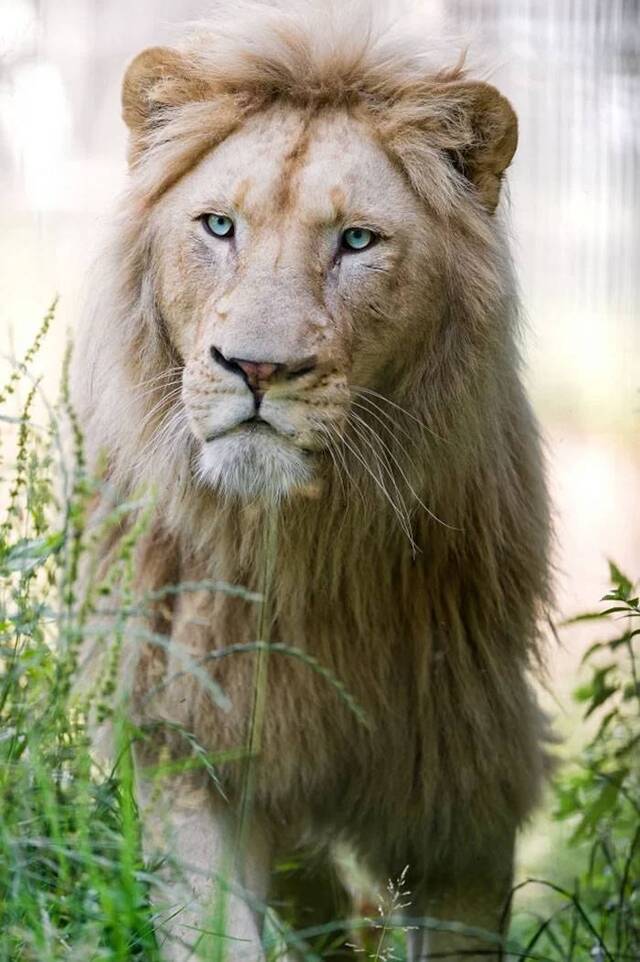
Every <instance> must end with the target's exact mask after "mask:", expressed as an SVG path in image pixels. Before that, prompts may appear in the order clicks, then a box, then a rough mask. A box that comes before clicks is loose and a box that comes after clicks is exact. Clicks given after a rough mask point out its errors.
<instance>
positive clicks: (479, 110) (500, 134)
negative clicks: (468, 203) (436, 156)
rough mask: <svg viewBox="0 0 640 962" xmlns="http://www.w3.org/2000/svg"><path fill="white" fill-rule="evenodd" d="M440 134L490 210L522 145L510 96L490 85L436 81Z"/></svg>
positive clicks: (444, 145)
mask: <svg viewBox="0 0 640 962" xmlns="http://www.w3.org/2000/svg"><path fill="white" fill-rule="evenodd" d="M433 93H434V97H435V100H436V103H437V104H438V110H437V112H436V114H435V115H434V118H433V119H434V123H435V126H436V128H439V129H436V131H435V133H436V136H437V137H439V138H440V139H441V142H442V146H443V148H444V149H445V150H446V152H447V153H448V154H449V157H450V158H451V161H452V163H453V164H454V166H455V167H456V169H457V170H458V171H459V172H460V173H461V174H463V175H464V176H465V177H466V178H467V180H469V181H471V183H472V184H473V185H474V187H475V188H476V190H477V192H478V196H479V199H480V201H481V203H482V204H483V205H484V207H486V208H487V210H489V211H490V212H491V213H493V211H494V210H495V209H496V207H497V205H498V199H499V196H500V182H501V180H502V175H503V173H504V171H505V170H506V169H507V167H508V166H509V164H510V163H511V159H512V157H513V155H514V153H515V150H516V146H517V143H518V118H517V117H516V114H515V111H514V109H513V107H512V106H511V104H510V103H509V101H508V100H507V99H506V97H503V96H502V94H501V93H499V92H498V91H497V90H496V88H495V87H492V86H491V85H490V84H486V83H467V82H460V83H458V82H454V83H446V84H442V85H437V86H436V87H435V88H434V92H433Z"/></svg>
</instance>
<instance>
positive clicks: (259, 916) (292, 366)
mask: <svg viewBox="0 0 640 962" xmlns="http://www.w3.org/2000/svg"><path fill="white" fill-rule="evenodd" d="M354 11H356V12H355V13H354ZM363 16H364V15H363V13H362V10H361V8H356V7H354V6H353V5H345V6H343V9H342V10H341V11H337V9H334V8H333V7H327V6H326V5H324V6H322V9H321V7H320V6H314V5H313V4H311V3H307V4H295V5H291V4H289V5H285V6H282V5H280V6H278V5H275V6H274V5H273V4H260V3H258V4H249V5H244V6H241V7H239V6H237V5H236V6H235V7H234V9H233V10H232V11H231V13H230V14H229V12H228V11H227V12H226V13H225V12H224V10H223V11H222V12H220V13H219V14H218V15H217V16H214V17H213V18H212V19H211V20H210V21H207V22H206V23H204V24H199V25H197V26H196V27H195V28H192V29H190V30H189V31H187V33H186V34H185V36H184V38H183V39H182V40H181V41H180V42H178V43H177V44H176V46H175V47H172V48H163V47H154V48H151V49H148V50H145V51H144V52H142V53H141V54H139V55H138V56H137V57H136V58H135V59H134V60H133V62H132V63H131V64H130V66H129V67H128V69H127V71H126V74H125V77H124V82H123V91H122V104H123V116H124V120H125V122H126V125H127V127H128V130H129V164H130V177H129V186H128V188H127V191H126V194H125V196H124V198H123V201H122V204H121V207H120V208H119V211H118V214H117V217H116V218H115V226H114V231H113V234H112V237H111V239H110V240H109V242H108V244H107V246H106V248H105V250H104V252H103V254H102V257H101V260H100V266H99V269H98V271H97V273H96V274H95V275H94V277H93V279H92V306H91V307H90V308H89V309H88V310H87V312H86V314H85V316H84V318H83V321H82V323H81V325H80V331H79V334H78V344H77V349H76V361H75V374H74V397H75V403H76V406H77V410H78V413H79V417H80V422H81V424H82V427H83V430H84V433H85V437H86V444H87V450H88V455H89V457H90V459H91V460H92V461H93V463H95V464H98V463H102V464H104V465H106V467H105V468H104V470H105V475H106V481H105V488H104V490H105V494H104V499H107V500H108V499H111V502H110V503H114V502H115V504H116V505H117V504H121V505H124V504H126V503H129V502H131V500H132V499H135V494H136V492H139V491H140V490H141V489H143V488H145V487H151V488H153V489H154V490H155V498H156V501H155V508H154V513H153V517H152V520H151V521H150V522H149V527H148V530H147V532H146V534H145V536H144V539H143V544H142V545H141V547H140V556H139V560H138V574H139V579H140V584H143V585H145V586H146V588H147V589H152V590H153V591H155V592H156V595H155V596H156V597H160V596H161V595H162V598H163V601H162V604H160V603H158V605H157V610H156V609H154V611H153V612H152V613H151V614H150V616H149V619H150V628H149V631H148V632H147V635H146V636H145V637H146V638H147V640H146V641H145V640H144V638H143V641H142V642H138V644H137V645H135V646H134V648H135V652H134V655H133V656H132V659H131V660H129V661H128V662H127V668H126V671H124V672H123V676H124V678H123V684H124V686H125V687H124V689H123V691H124V694H123V698H124V699H125V701H126V704H127V705H128V706H129V708H130V710H131V712H132V713H133V717H134V719H135V721H136V724H137V725H138V726H139V728H140V731H144V732H146V737H144V738H141V740H140V741H139V742H138V743H137V745H136V765H137V785H138V788H137V791H138V803H139V807H140V811H141V816H142V820H143V824H144V835H145V842H144V844H145V851H146V852H147V853H149V855H150V857H151V855H152V854H153V853H155V852H163V853H164V854H165V855H166V854H167V853H169V855H170V857H167V858H165V865H164V869H163V873H162V884H161V885H159V887H158V892H157V893H156V896H155V898H156V905H157V906H161V905H162V906H164V907H165V908H167V912H166V918H165V917H163V916H162V913H161V912H160V909H158V923H157V924H158V935H159V939H160V942H161V944H162V953H163V958H164V959H166V960H167V962H169V960H170V962H182V960H186V959H191V958H194V957H199V958H213V957H216V958H218V957H219V956H220V955H221V953H222V952H223V951H224V952H226V954H227V955H228V957H230V958H231V959H234V960H235V959H240V958H243V959H254V960H255V959H260V958H262V957H263V952H264V948H263V943H262V941H261V940H262V937H263V936H262V926H263V919H264V912H265V907H266V906H268V905H274V906H276V908H278V907H279V908H280V910H281V912H282V914H283V917H285V918H286V920H287V922H288V924H289V925H290V926H291V929H292V930H296V929H298V930H299V929H301V928H302V929H303V933H302V934H301V935H300V942H299V944H298V948H300V945H306V946H307V947H308V946H310V945H311V944H312V930H313V931H315V932H316V934H317V933H318V931H320V930H322V927H323V926H325V928H326V925H328V924H329V923H331V922H332V921H333V922H334V923H335V921H336V920H338V922H339V921H340V920H343V922H345V925H346V921H345V920H347V919H348V918H349V914H350V912H351V911H352V910H351V908H350V903H349V891H348V886H347V885H345V883H344V881H343V880H342V879H341V876H340V874H339V873H338V872H337V870H336V868H335V862H334V856H335V850H336V846H338V845H340V846H344V847H347V848H348V849H349V851H350V852H351V853H353V857H354V858H355V859H356V860H357V862H358V864H359V865H360V866H361V867H362V870H363V872H366V873H368V875H369V877H370V878H371V879H373V880H374V882H375V883H376V884H378V885H382V886H384V884H385V883H386V880H388V879H393V878H397V877H398V876H400V875H402V873H403V872H405V877H406V886H407V888H408V890H409V891H410V893H411V894H410V895H408V896H407V898H406V900H405V901H406V904H405V905H404V908H403V912H404V915H403V917H404V918H405V921H406V926H407V928H408V929H409V932H408V943H409V955H410V958H411V959H412V960H419V959H425V958H430V957H433V958H436V957H442V956H443V955H447V956H448V957H449V958H465V959H468V958H477V959H480V958H485V957H486V956H487V955H490V956H491V955H492V954H493V956H494V957H496V958H497V957H500V956H501V948H500V946H501V939H502V936H503V935H504V933H505V928H506V925H507V921H508V915H509V911H508V906H509V898H510V890H511V886H512V872H513V852H514V838H515V833H516V831H517V829H518V827H519V826H521V825H522V824H523V822H524V821H525V820H526V819H527V817H528V815H529V813H530V812H531V810H532V807H533V806H534V805H535V804H536V801H537V800H538V798H539V796H540V791H541V786H542V785H543V784H544V777H545V772H546V769H547V764H548V762H547V749H546V747H545V742H546V738H547V735H546V722H545V719H544V717H543V714H542V713H541V711H540V709H539V707H538V705H537V701H536V697H535V695H534V692H533V689H532V684H531V677H532V672H533V671H534V670H535V669H536V667H537V666H538V665H539V664H540V660H541V647H542V643H541V632H540V627H539V626H540V624H541V616H542V614H543V613H544V612H545V610H546V609H547V606H548V605H549V603H550V588H549V581H550V578H549V562H548V554H549V539H550V534H549V531H550V522H549V507H548V496H547V491H546V485H545V473H544V464H543V457H542V454H541V444H540V440H539V432H538V428H537V424H536V420H535V417H534V415H533V413H532V410H531V407H530V404H529V402H528V400H527V397H526V394H525V391H524V389H523V384H522V380H521V362H520V357H519V309H518V296H517V286H516V282H515V280H514V272H513V269H512V266H511V260H510V255H509V243H508V239H507V236H506V231H505V228H504V225H503V219H502V215H501V213H500V209H499V200H500V196H501V184H502V180H503V176H504V173H505V170H506V169H507V167H508V165H509V163H510V162H511V159H512V157H513V154H514V151H515V149H516V142H517V120H516V115H515V113H514V111H513V109H512V107H511V105H510V104H509V102H508V101H507V100H506V99H505V98H504V97H503V96H502V95H501V94H500V93H499V92H498V91H497V90H496V89H495V88H494V87H493V86H491V85H490V84H488V83H486V82H484V81H481V80H476V79H473V77H471V76H469V74H468V72H467V71H466V69H465V67H464V65H463V64H462V63H460V62H458V63H457V64H456V65H454V66H452V67H446V68H443V67H441V66H438V65H437V64H435V62H434V58H433V57H432V56H431V55H430V54H429V50H428V49H427V48H426V45H425V43H424V39H423V38H422V37H421V36H419V35H418V34H417V33H416V32H415V31H413V32H412V31H407V30H405V31H404V32H403V28H402V24H401V23H400V24H399V25H398V24H394V25H392V26H389V25H388V24H387V26H385V25H384V24H383V25H382V26H381V25H380V24H379V23H377V21H376V20H375V18H373V17H370V18H369V19H368V20H366V21H365V20H363V19H362V18H363ZM359 18H360V19H359ZM107 492H108V493H107ZM180 583H187V584H189V585H190V586H191V587H190V590H188V591H187V590H185V591H179V590H174V591H171V592H166V591H165V592H164V594H163V589H165V588H167V586H169V587H170V586H176V585H179V584H180ZM205 583H207V584H208V583H216V584H221V585H223V584H224V585H236V586H243V588H244V589H246V591H247V592H249V593H251V594H246V593H245V594H243V593H242V592H241V591H236V592H235V593H233V592H231V591H225V590H221V591H210V590H208V588H207V587H206V585H205ZM199 585H200V586H201V587H198V586H199ZM258 596H260V597H261V598H262V601H261V602H257V601H256V597H258ZM169 602H170V603H169ZM158 638H159V639H160V641H158V640H157V639H158ZM163 639H164V641H163ZM185 665H187V667H185ZM189 666H191V667H189ZM193 666H195V668H194V667H193ZM192 668H193V670H191V669H192ZM196 669H197V670H196ZM185 735H186V737H185ZM194 746H196V747H197V751H196V752H195V753H194V755H193V756H192V757H191V758H190V757H189V751H190V750H191V748H192V747H194ZM203 759H204V760H205V762H206V764H202V762H203ZM207 759H208V761H207ZM158 772H162V773H163V782H162V786H161V788H158V785H157V782H156V781H155V778H156V776H157V777H159V776H158ZM283 859H287V860H288V865H289V867H290V868H289V871H288V873H283V872H282V871H276V867H277V866H278V865H279V864H280V865H281V863H282V860H283ZM405 870H406V871H405ZM440 923H442V924H440ZM451 923H456V924H451ZM221 926H223V928H222V927H221ZM304 930H308V935H304ZM342 931H343V933H344V927H343V930H342ZM221 932H224V933H225V937H224V939H222V941H221V938H222V937H221ZM336 932H338V934H337V936H336ZM344 938H346V936H344ZM344 938H343V937H340V934H339V931H338V930H336V929H334V938H333V941H331V940H328V941H327V944H326V945H325V948H326V951H327V954H331V953H333V954H334V956H336V957H337V956H339V955H340V954H343V955H344V953H346V952H349V951H350V950H349V949H348V947H347V946H346V943H345V941H344ZM329 943H330V944H329ZM294 948H295V946H294Z"/></svg>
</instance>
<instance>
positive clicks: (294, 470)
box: [198, 431, 314, 501]
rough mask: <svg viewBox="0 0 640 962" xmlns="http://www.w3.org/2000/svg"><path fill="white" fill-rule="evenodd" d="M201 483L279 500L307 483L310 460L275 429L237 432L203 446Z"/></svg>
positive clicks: (246, 496)
mask: <svg viewBox="0 0 640 962" xmlns="http://www.w3.org/2000/svg"><path fill="white" fill-rule="evenodd" d="M198 473H199V476H200V480H201V481H202V483H204V484H206V485H208V486H210V487H212V488H215V489H216V490H217V491H219V492H220V493H221V494H224V495H227V496H229V497H239V498H242V499H244V500H246V499H254V498H261V499H264V500H267V501H281V500H282V499H283V498H284V497H286V496H287V495H290V494H292V493H294V492H295V491H296V490H300V489H303V488H305V487H306V486H308V485H309V483H310V482H311V481H312V479H313V474H314V470H313V462H312V459H311V458H310V457H309V455H307V454H305V453H304V452H303V451H300V450H299V449H298V448H296V447H294V446H293V444H291V443H290V442H289V441H287V440H286V439H285V438H282V437H281V436H279V435H277V434H275V432H271V431H269V432H267V431H255V432H249V431H239V432H237V433H235V432H234V433H232V434H228V435H225V436H224V437H220V438H216V439H214V440H212V441H209V442H208V443H207V444H205V445H203V447H202V452H201V455H200V465H199V472H198Z"/></svg>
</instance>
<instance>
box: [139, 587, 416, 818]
mask: <svg viewBox="0 0 640 962" xmlns="http://www.w3.org/2000/svg"><path fill="white" fill-rule="evenodd" d="M259 626H260V612H259V611H257V610H256V608H255V606H254V605H252V604H250V603H247V602H245V601H243V600H240V599H238V598H231V597H228V596H225V595H224V594H219V593H215V594H214V593H211V594H210V593H199V594H198V595H197V596H196V595H191V596H187V595H183V596H182V597H181V599H180V602H179V603H178V604H177V605H176V610H175V612H174V619H173V633H172V638H171V644H170V646H169V654H168V657H167V658H166V659H165V665H164V676H163V679H162V681H161V683H160V686H158V681H157V677H156V680H155V682H154V683H155V686H156V688H158V687H159V688H160V690H159V691H158V693H157V695H156V696H154V699H153V701H152V703H151V704H148V705H147V713H148V714H150V715H152V716H153V717H156V718H157V717H161V718H163V719H165V720H166V721H167V722H168V723H169V726H170V727H171V729H172V730H175V726H176V725H178V726H182V727H183V728H184V730H185V731H186V732H188V733H189V735H190V736H194V737H195V738H196V739H197V741H198V743H199V744H200V745H201V746H202V747H203V748H204V749H205V750H206V752H207V753H208V754H209V756H210V757H211V759H212V761H213V762H214V764H215V763H218V764H219V765H220V767H221V770H222V771H223V773H224V777H225V779H226V781H227V782H228V783H229V784H230V786H233V785H234V784H238V783H239V782H238V780H239V779H240V778H241V777H242V771H243V766H242V762H241V758H242V757H243V756H244V755H246V753H247V752H251V753H252V754H257V755H258V757H259V759H260V762H259V764H258V767H257V771H258V791H259V793H260V795H261V796H262V798H263V800H264V803H265V804H267V805H269V806H273V807H274V808H275V809H276V810H278V811H285V810H286V811H288V812H291V811H292V810H293V811H295V810H296V809H297V808H300V809H302V808H304V809H305V811H307V812H308V811H309V808H310V806H311V808H313V807H314V805H316V806H317V807H318V810H319V814H322V815H324V814H326V811H323V808H324V809H326V805H327V799H329V798H331V799H333V800H334V801H333V802H332V804H335V803H336V800H341V801H340V804H341V805H343V804H353V805H356V804H357V801H356V799H357V798H358V797H359V796H360V795H361V794H362V793H364V792H367V791H369V792H370V783H371V780H372V779H373V778H374V777H375V772H376V771H377V772H378V773H379V772H380V771H384V770H385V768H386V769H388V768H389V766H390V765H391V766H392V767H394V768H398V767H399V760H400V759H403V760H404V762H403V771H402V772H400V771H396V772H394V776H393V777H394V779H395V782H396V784H397V783H398V780H399V779H400V781H401V782H406V783H407V790H409V787H410V786H409V782H410V780H411V777H412V771H411V768H412V765H411V763H410V759H411V758H413V757H414V748H412V747H411V746H412V745H415V743H416V739H417V732H416V729H415V723H414V722H415V712H414V711H413V709H412V704H413V702H414V701H415V689H414V684H413V676H414V673H413V671H412V668H411V664H410V660H409V659H407V657H406V650H405V651H404V653H403V650H402V649H403V648H405V649H406V647H407V646H406V645H402V644H399V641H400V640H399V639H398V638H391V637H384V636H381V635H378V636H376V637H371V636H369V637H361V636H358V635H356V634H355V630H354V631H353V633H351V634H345V632H347V631H348V628H349V626H348V624H345V618H344V612H342V613H341V617H340V618H334V617H332V615H331V612H330V611H327V612H326V614H325V617H324V618H323V619H319V618H318V615H317V612H315V611H313V610H311V609H310V611H309V618H308V619H307V620H305V619H300V618H299V617H298V618H297V619H296V621H295V624H294V623H293V619H290V618H288V617H287V612H286V611H284V612H281V613H280V617H277V618H276V619H275V620H274V621H273V622H272V624H271V629H270V632H269V646H268V647H266V646H265V645H264V644H261V643H260V642H261V641H263V639H260V638H259ZM142 687H143V688H144V682H143V684H142ZM188 744H189V740H188V739H187V740H185V741H184V747H185V748H186V747H187V746H188ZM230 758H231V759H233V761H228V760H229V759H230ZM408 760H409V761H408ZM348 799H351V802H348Z"/></svg>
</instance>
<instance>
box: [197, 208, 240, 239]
mask: <svg viewBox="0 0 640 962" xmlns="http://www.w3.org/2000/svg"><path fill="white" fill-rule="evenodd" d="M202 223H203V224H204V228H205V230H206V231H207V233H208V234H212V235H213V236H214V237H223V238H225V239H227V238H229V237H233V221H232V220H231V218H230V217H225V215H224V214H205V215H204V216H203V218H202Z"/></svg>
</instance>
